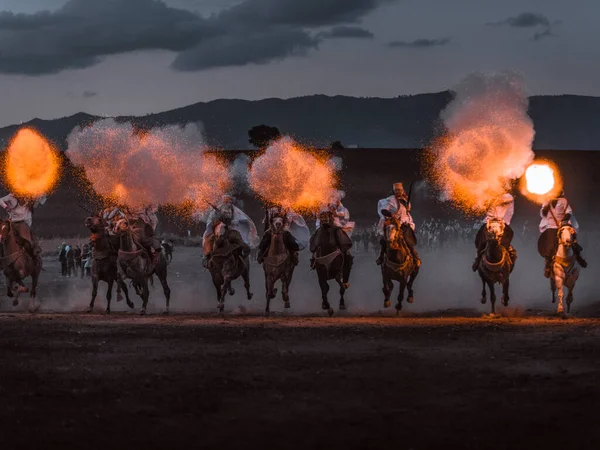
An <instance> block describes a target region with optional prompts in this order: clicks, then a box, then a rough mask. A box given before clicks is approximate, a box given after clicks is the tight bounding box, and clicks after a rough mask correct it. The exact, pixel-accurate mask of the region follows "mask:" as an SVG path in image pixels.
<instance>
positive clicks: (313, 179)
mask: <svg viewBox="0 0 600 450" xmlns="http://www.w3.org/2000/svg"><path fill="white" fill-rule="evenodd" d="M248 181H249V184H250V186H251V188H252V189H253V190H254V192H255V193H256V194H257V195H258V196H259V197H261V198H262V199H263V200H264V201H266V202H269V203H274V204H277V205H281V206H283V207H286V208H293V209H295V210H296V211H303V212H309V211H316V210H318V209H319V208H321V207H323V206H325V205H327V204H328V203H329V202H330V201H331V199H332V198H334V196H335V194H336V185H337V182H338V178H337V174H336V164H335V162H334V161H332V160H328V159H326V158H323V157H320V156H317V155H315V154H313V153H311V152H309V151H308V150H306V149H304V148H302V147H301V146H300V145H299V144H298V143H296V142H294V141H293V140H292V139H291V138H290V137H284V138H282V139H280V140H278V141H277V142H275V143H273V144H272V145H271V146H269V147H268V148H267V150H266V151H265V152H264V153H263V154H262V155H261V156H259V157H258V158H256V159H255V160H254V162H253V164H252V167H251V168H250V173H249V177H248Z"/></svg>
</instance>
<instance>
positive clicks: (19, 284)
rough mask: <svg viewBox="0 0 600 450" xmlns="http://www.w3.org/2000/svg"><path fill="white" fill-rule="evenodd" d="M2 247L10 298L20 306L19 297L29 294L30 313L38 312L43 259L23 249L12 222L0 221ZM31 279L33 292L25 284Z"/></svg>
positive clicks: (0, 262)
mask: <svg viewBox="0 0 600 450" xmlns="http://www.w3.org/2000/svg"><path fill="white" fill-rule="evenodd" d="M0 245H2V250H3V253H2V254H3V256H2V258H1V259H0V264H1V265H2V270H3V272H4V275H5V276H6V288H7V295H8V297H11V298H13V306H17V305H18V304H19V296H20V295H21V294H24V293H27V292H29V307H28V309H29V312H32V313H33V312H36V311H37V310H38V309H39V305H37V304H36V296H37V285H38V280H39V278H40V272H41V271H42V257H41V256H39V255H38V256H37V257H35V258H34V257H32V256H31V255H30V254H29V253H28V252H26V251H25V249H24V248H23V243H22V242H20V238H18V237H17V235H16V234H15V232H14V230H13V224H12V222H11V221H10V220H0ZM27 277H31V291H29V289H28V288H27V287H25V285H24V284H23V280H24V279H25V278H27Z"/></svg>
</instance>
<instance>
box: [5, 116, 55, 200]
mask: <svg viewBox="0 0 600 450" xmlns="http://www.w3.org/2000/svg"><path fill="white" fill-rule="evenodd" d="M2 163H3V167H2V171H3V175H4V179H5V182H6V184H7V185H8V186H9V187H10V189H11V190H12V191H13V192H14V193H16V194H19V195H24V196H27V197H33V198H37V197H40V196H42V195H45V194H48V193H49V192H51V191H52V190H53V189H54V188H55V187H56V183H57V182H58V179H59V176H60V160H59V157H58V151H57V150H56V148H55V147H54V146H53V145H52V144H51V143H50V142H48V140H46V138H44V137H43V136H42V135H41V134H40V133H38V132H37V131H35V130H32V129H31V128H22V129H20V130H19V131H18V132H17V134H16V135H15V136H14V137H13V139H12V140H11V142H10V144H9V146H8V149H7V151H6V154H5V155H4V158H3V161H2Z"/></svg>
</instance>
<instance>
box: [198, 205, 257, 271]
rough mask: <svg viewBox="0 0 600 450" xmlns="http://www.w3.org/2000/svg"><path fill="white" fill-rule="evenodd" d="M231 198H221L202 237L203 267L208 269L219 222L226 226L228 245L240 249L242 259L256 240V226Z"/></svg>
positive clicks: (209, 218)
mask: <svg viewBox="0 0 600 450" xmlns="http://www.w3.org/2000/svg"><path fill="white" fill-rule="evenodd" d="M233 200H234V199H233V197H232V196H230V195H225V196H223V198H222V200H221V204H220V205H219V206H215V207H213V211H211V213H210V215H209V217H208V221H207V224H206V230H205V231H204V235H203V236H202V248H203V251H204V262H203V264H204V267H208V264H209V261H210V258H211V256H212V253H213V250H214V246H215V243H216V236H215V228H216V226H217V225H218V224H219V222H221V223H223V224H224V225H226V226H227V230H228V234H227V236H226V239H227V241H228V242H229V244H231V245H234V246H238V247H240V248H241V249H242V257H244V258H245V257H247V256H248V255H249V254H250V251H251V250H250V244H253V245H254V243H255V242H256V241H257V240H258V232H257V231H256V226H255V225H254V222H253V221H252V219H250V217H248V216H247V215H246V214H245V213H244V212H243V211H242V210H241V209H239V208H238V207H236V206H235V205H234V204H233Z"/></svg>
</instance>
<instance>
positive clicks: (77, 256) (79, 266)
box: [73, 244, 83, 278]
mask: <svg viewBox="0 0 600 450" xmlns="http://www.w3.org/2000/svg"><path fill="white" fill-rule="evenodd" d="M81 257H82V252H81V247H80V246H79V244H78V245H76V246H75V248H74V249H73V259H74V260H75V270H74V272H73V273H74V275H77V272H78V271H79V272H81V276H82V278H83V265H82V261H81Z"/></svg>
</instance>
